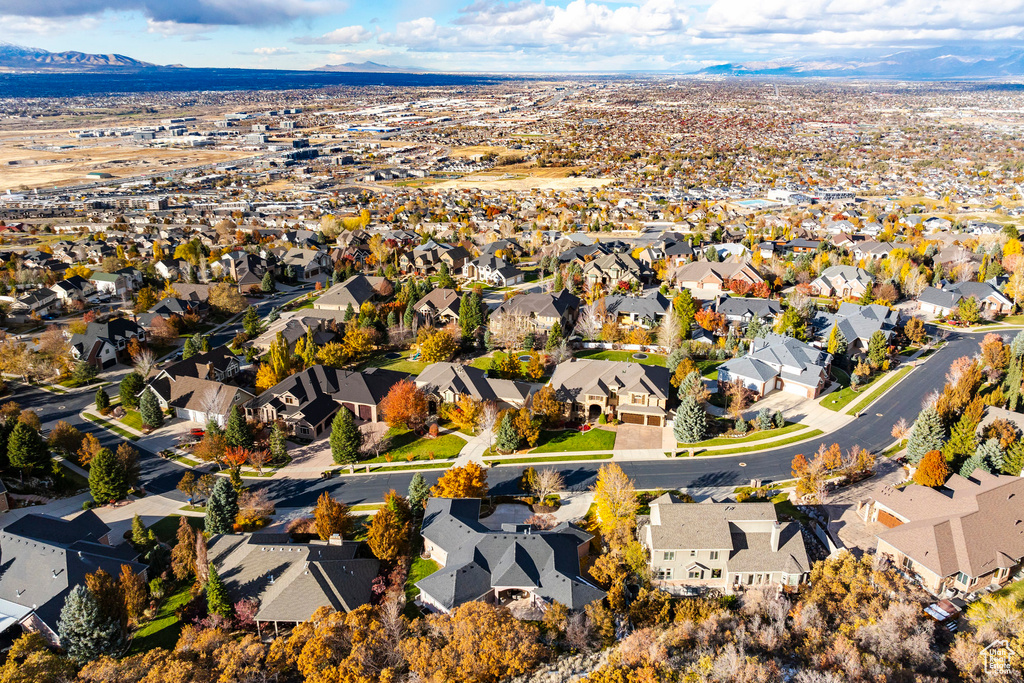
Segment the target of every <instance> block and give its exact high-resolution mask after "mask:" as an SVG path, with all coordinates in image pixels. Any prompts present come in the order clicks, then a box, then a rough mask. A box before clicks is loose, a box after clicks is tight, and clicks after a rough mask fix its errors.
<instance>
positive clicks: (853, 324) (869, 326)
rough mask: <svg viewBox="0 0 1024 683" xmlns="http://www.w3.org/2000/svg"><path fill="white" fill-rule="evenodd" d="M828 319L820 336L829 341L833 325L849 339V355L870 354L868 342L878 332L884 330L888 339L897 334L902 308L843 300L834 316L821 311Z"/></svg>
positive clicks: (883, 332)
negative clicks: (900, 309) (866, 304)
mask: <svg viewBox="0 0 1024 683" xmlns="http://www.w3.org/2000/svg"><path fill="white" fill-rule="evenodd" d="M819 315H821V316H824V318H823V319H824V320H828V323H827V324H826V326H825V331H824V332H823V333H822V335H821V338H822V340H823V341H825V342H827V341H828V339H829V338H830V336H831V335H832V328H833V327H838V328H839V331H840V332H842V334H843V337H844V338H845V339H846V350H847V353H849V354H854V353H867V350H868V342H869V341H871V336H872V335H873V334H874V333H875V332H881V333H882V334H883V335H884V336H885V341H886V342H889V341H890V340H891V339H892V337H893V335H895V334H896V326H897V325H898V324H899V321H900V313H899V311H896V310H893V309H891V308H889V307H888V306H883V305H881V304H870V305H868V306H861V305H859V304H852V303H850V302H848V301H844V302H843V303H842V304H840V305H839V310H838V311H836V313H835V315H834V316H830V315H828V314H827V313H826V314H819Z"/></svg>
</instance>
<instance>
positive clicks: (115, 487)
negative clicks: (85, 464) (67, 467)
mask: <svg viewBox="0 0 1024 683" xmlns="http://www.w3.org/2000/svg"><path fill="white" fill-rule="evenodd" d="M128 488H129V487H128V478H127V476H126V475H125V472H124V468H122V467H121V462H120V461H119V460H118V459H117V456H115V455H114V454H113V453H111V452H110V449H109V448H101V449H99V450H98V451H96V455H94V456H93V457H92V460H91V461H90V462H89V492H90V493H91V494H92V499H93V500H94V501H96V502H97V503H99V504H100V505H104V504H106V503H109V502H110V501H113V500H121V499H122V498H124V497H125V496H127V495H128Z"/></svg>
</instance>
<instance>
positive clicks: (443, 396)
mask: <svg viewBox="0 0 1024 683" xmlns="http://www.w3.org/2000/svg"><path fill="white" fill-rule="evenodd" d="M416 386H417V387H419V388H420V389H422V390H423V392H424V393H425V394H426V395H427V398H428V401H429V403H430V406H429V407H430V412H431V413H436V412H437V409H438V406H439V405H440V404H442V403H455V402H456V401H458V400H459V398H460V397H462V396H469V397H471V398H473V399H474V400H476V401H492V402H494V403H495V404H496V405H497V406H498V408H499V409H501V410H504V409H506V408H521V407H523V404H525V403H526V397H527V396H529V395H530V385H529V384H526V383H525V382H515V381H512V380H509V379H495V378H492V377H488V376H487V373H486V372H484V371H483V370H480V369H479V368H474V367H473V366H471V365H462V364H460V363H433V364H431V365H428V366H427V367H425V368H424V369H423V372H421V373H420V374H419V376H418V377H416Z"/></svg>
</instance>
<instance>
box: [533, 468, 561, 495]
mask: <svg viewBox="0 0 1024 683" xmlns="http://www.w3.org/2000/svg"><path fill="white" fill-rule="evenodd" d="M532 489H533V493H535V494H537V497H538V498H540V499H541V501H544V500H545V499H546V498H547V497H548V496H550V495H554V494H556V493H558V492H560V491H562V490H564V489H565V478H564V477H563V476H562V473H561V472H559V471H558V470H556V469H554V468H551V467H545V468H543V469H540V470H537V475H536V476H535V477H534V478H533V487H532Z"/></svg>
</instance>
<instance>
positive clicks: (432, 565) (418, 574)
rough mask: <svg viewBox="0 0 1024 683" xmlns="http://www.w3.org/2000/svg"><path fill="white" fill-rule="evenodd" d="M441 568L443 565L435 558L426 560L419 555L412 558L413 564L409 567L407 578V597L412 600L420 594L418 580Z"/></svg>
mask: <svg viewBox="0 0 1024 683" xmlns="http://www.w3.org/2000/svg"><path fill="white" fill-rule="evenodd" d="M440 568H441V565H439V564H438V563H437V562H434V561H433V560H424V559H423V558H422V557H420V556H419V555H417V556H416V557H414V558H412V566H411V567H409V578H407V579H406V580H405V599H406V600H408V601H409V602H412V601H413V599H414V598H415V597H416V596H418V595H419V594H420V589H419V588H417V587H416V582H417V581H421V580H423V579H425V578H427V577H428V576H430V575H431V574H433V573H434V572H436V571H437V570H438V569H440Z"/></svg>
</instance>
